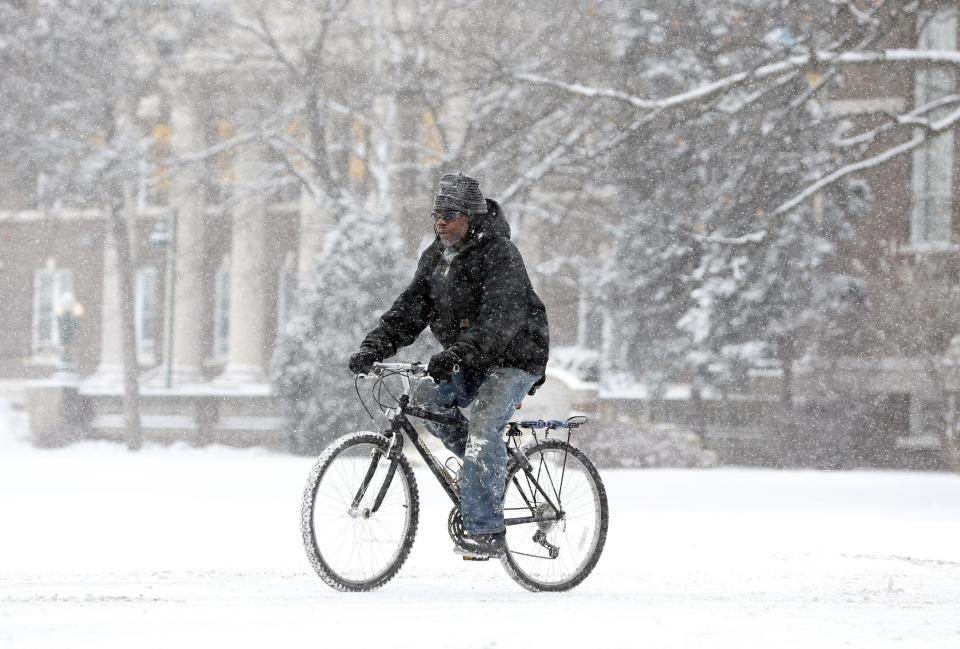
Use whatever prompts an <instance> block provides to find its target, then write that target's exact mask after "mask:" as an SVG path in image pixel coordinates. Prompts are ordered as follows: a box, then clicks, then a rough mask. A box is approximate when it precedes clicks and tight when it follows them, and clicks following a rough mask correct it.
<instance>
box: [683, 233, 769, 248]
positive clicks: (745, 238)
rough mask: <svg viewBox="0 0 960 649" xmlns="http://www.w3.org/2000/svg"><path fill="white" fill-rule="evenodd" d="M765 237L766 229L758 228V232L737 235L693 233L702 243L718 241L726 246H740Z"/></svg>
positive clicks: (758, 241) (756, 241) (759, 240)
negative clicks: (720, 235)
mask: <svg viewBox="0 0 960 649" xmlns="http://www.w3.org/2000/svg"><path fill="white" fill-rule="evenodd" d="M766 237H767V231H766V230H759V231H758V232H751V233H750V234H744V235H742V236H739V237H718V236H713V235H704V234H698V235H694V237H693V238H694V239H696V240H697V241H700V242H702V243H719V244H721V245H726V246H742V245H745V244H748V243H760V242H761V241H763V240H764V239H765V238H766Z"/></svg>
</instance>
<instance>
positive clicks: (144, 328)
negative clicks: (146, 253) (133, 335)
mask: <svg viewBox="0 0 960 649" xmlns="http://www.w3.org/2000/svg"><path fill="white" fill-rule="evenodd" d="M158 277H159V276H158V273H157V269H156V268H154V267H152V266H147V267H144V268H138V269H137V276H136V289H135V291H136V292H135V295H134V300H135V305H136V311H135V314H134V317H135V323H136V330H137V359H138V360H139V361H140V364H141V365H153V364H154V363H156V362H157V342H158V339H159V331H160V309H159V306H160V301H159V288H160V286H159V282H158Z"/></svg>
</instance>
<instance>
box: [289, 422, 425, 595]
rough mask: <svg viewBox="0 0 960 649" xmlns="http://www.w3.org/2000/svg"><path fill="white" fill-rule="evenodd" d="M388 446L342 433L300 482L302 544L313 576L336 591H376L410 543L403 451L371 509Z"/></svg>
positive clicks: (414, 510) (414, 503) (411, 486)
mask: <svg viewBox="0 0 960 649" xmlns="http://www.w3.org/2000/svg"><path fill="white" fill-rule="evenodd" d="M389 445H390V442H389V441H388V440H387V439H386V438H385V437H383V436H382V435H378V434H376V433H369V432H363V433H352V434H349V435H345V436H343V437H341V438H340V439H338V440H336V441H334V442H333V443H332V444H331V445H330V446H329V447H328V448H327V449H326V450H325V451H324V452H323V453H322V454H321V455H320V457H319V459H318V460H317V463H316V465H315V466H314V467H313V470H312V471H311V472H310V477H309V478H308V480H307V485H306V488H305V489H304V492H303V503H302V505H301V508H300V529H301V532H302V534H303V544H304V548H305V549H306V552H307V558H308V559H309V560H310V563H311V565H312V566H313V568H314V570H315V571H316V572H317V574H318V575H319V576H320V578H321V579H323V580H324V581H325V582H326V583H327V584H329V585H330V586H332V587H333V588H336V589H337V590H345V591H364V590H372V589H374V588H379V587H380V586H382V585H383V584H385V583H387V582H388V581H389V580H390V579H392V578H393V577H394V575H396V574H397V572H398V571H399V570H400V567H401V566H402V565H403V562H404V561H406V559H407V556H408V555H409V554H410V548H411V547H413V540H414V536H415V535H416V532H417V520H418V516H419V505H420V502H419V495H418V492H417V483H416V480H415V478H414V476H413V471H412V470H411V469H410V464H409V462H408V461H407V458H406V457H404V456H403V455H401V456H400V457H399V458H398V460H397V464H396V469H395V471H394V472H393V476H392V478H391V479H390V485H389V487H388V489H387V492H386V495H385V497H384V499H383V502H382V504H381V506H380V508H379V509H378V510H377V511H376V512H371V509H372V508H373V504H374V501H375V500H376V498H377V494H378V493H379V492H380V490H381V487H382V485H383V484H384V481H385V480H386V479H387V476H388V473H389V472H390V465H391V462H390V461H389V459H388V458H387V457H386V453H387V450H388V449H389ZM364 483H366V488H365V489H364V487H363V485H364ZM358 495H360V498H359V501H358V502H357V504H354V502H355V500H356V499H357V496H358Z"/></svg>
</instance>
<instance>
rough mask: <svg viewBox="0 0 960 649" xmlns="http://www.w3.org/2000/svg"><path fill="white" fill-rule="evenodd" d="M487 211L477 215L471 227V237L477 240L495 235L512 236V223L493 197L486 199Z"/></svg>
mask: <svg viewBox="0 0 960 649" xmlns="http://www.w3.org/2000/svg"><path fill="white" fill-rule="evenodd" d="M486 201H487V213H486V214H482V215H480V216H477V217H475V219H476V221H475V223H473V226H472V228H471V232H472V234H471V238H472V239H476V240H477V241H482V240H483V239H488V238H489V239H492V238H494V237H504V238H507V239H509V238H510V224H509V223H507V219H506V218H505V217H504V216H503V210H501V209H500V204H499V203H497V201H495V200H492V199H489V198H488V199H486Z"/></svg>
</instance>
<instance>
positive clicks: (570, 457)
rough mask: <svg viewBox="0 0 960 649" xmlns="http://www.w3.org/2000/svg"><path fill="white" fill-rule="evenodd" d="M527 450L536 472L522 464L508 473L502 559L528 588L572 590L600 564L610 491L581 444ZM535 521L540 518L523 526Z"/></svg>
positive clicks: (557, 443) (551, 444) (549, 442)
mask: <svg viewBox="0 0 960 649" xmlns="http://www.w3.org/2000/svg"><path fill="white" fill-rule="evenodd" d="M522 452H523V454H524V456H525V457H526V458H527V460H528V462H529V463H530V474H529V475H528V474H527V473H526V472H525V471H523V469H522V467H521V463H520V462H516V461H514V462H512V463H511V465H510V467H509V469H508V474H507V488H506V492H505V494H504V504H503V513H504V518H505V519H506V523H507V535H506V544H507V551H506V553H505V554H504V556H503V558H502V559H501V561H502V562H503V566H504V568H506V570H507V573H508V574H509V575H510V576H511V577H512V578H513V579H514V580H515V581H516V582H517V583H519V584H520V585H521V586H523V587H524V588H526V589H528V590H532V591H563V590H569V589H571V588H573V587H574V586H576V585H577V584H579V583H580V582H582V581H583V580H584V579H586V577H587V575H589V574H590V572H591V571H592V570H593V569H594V567H595V566H596V565H597V562H598V561H599V560H600V554H601V553H602V552H603V546H604V543H605V542H606V539H607V526H608V524H609V511H608V508H607V492H606V490H605V489H604V486H603V482H602V481H601V480H600V473H599V472H598V471H597V468H596V467H595V466H594V465H593V462H591V461H590V459H589V458H588V457H587V456H586V455H585V454H584V453H583V451H581V450H580V449H578V448H576V447H575V446H572V445H570V444H568V443H566V442H564V441H562V440H558V439H548V440H543V441H541V442H539V443H537V444H534V445H532V446H530V447H527V448H525V449H523V451H522ZM537 484H539V485H540V487H541V488H542V489H543V491H544V492H545V493H546V497H545V496H544V495H543V493H541V492H540V491H539V490H538V489H537V488H536V485H537ZM551 503H552V504H553V505H556V506H557V507H558V508H559V509H560V512H561V514H560V515H559V516H558V515H557V514H556V513H555V511H554V509H553V507H552V505H551ZM530 518H536V519H538V520H536V521H529V522H523V520H524V519H530Z"/></svg>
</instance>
